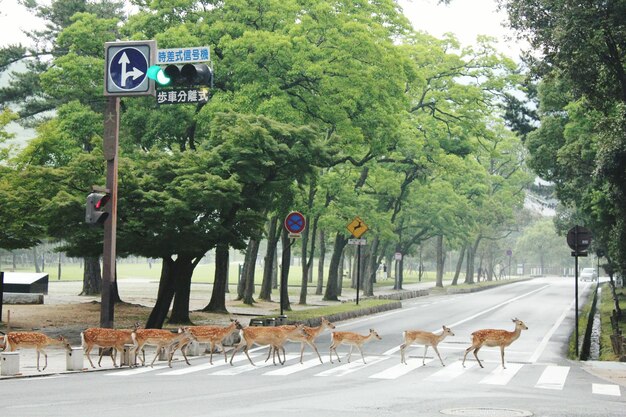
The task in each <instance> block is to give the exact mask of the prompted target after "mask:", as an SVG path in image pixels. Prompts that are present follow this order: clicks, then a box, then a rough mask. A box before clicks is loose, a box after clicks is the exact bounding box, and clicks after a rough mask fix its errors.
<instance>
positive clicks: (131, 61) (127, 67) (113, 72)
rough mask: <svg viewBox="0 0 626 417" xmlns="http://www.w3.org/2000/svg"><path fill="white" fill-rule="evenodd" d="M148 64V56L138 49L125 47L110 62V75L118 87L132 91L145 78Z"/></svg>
mask: <svg viewBox="0 0 626 417" xmlns="http://www.w3.org/2000/svg"><path fill="white" fill-rule="evenodd" d="M148 64H149V62H148V57H146V56H145V55H144V54H143V53H142V52H141V51H139V50H138V49H136V48H132V47H127V48H123V49H120V50H119V51H117V52H116V53H115V55H113V58H112V59H111V61H110V62H109V77H111V81H113V84H115V86H116V87H117V88H119V89H121V90H124V91H127V90H128V91H132V90H134V89H136V88H137V87H139V86H140V85H141V84H142V83H143V81H144V80H145V78H146V71H147V70H148V66H149V65H148Z"/></svg>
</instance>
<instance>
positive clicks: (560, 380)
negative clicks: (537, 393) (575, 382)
mask: <svg viewBox="0 0 626 417" xmlns="http://www.w3.org/2000/svg"><path fill="white" fill-rule="evenodd" d="M568 373H569V366H553V365H550V366H546V369H544V370H543V373H542V374H541V376H540V377H539V380H538V381H537V384H536V385H535V388H541V389H554V390H562V389H563V386H564V385H565V380H566V379H567V374H568Z"/></svg>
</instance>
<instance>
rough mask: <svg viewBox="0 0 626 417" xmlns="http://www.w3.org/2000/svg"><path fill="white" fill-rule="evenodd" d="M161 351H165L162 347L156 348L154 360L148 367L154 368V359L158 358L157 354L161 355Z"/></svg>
mask: <svg viewBox="0 0 626 417" xmlns="http://www.w3.org/2000/svg"><path fill="white" fill-rule="evenodd" d="M161 349H165V348H162V347H159V346H157V349H156V353H155V354H154V359H152V363H150V367H151V368H153V367H154V362H155V361H156V359H157V358H158V357H159V353H161Z"/></svg>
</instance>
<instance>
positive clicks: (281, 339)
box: [230, 324, 306, 365]
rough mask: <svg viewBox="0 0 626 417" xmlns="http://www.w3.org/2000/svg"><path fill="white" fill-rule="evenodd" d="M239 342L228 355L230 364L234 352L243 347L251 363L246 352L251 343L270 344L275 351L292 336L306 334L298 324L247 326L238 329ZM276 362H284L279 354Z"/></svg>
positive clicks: (302, 326)
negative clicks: (286, 326)
mask: <svg viewBox="0 0 626 417" xmlns="http://www.w3.org/2000/svg"><path fill="white" fill-rule="evenodd" d="M239 334H240V335H241V342H239V344H238V345H237V346H236V347H235V349H233V354H232V356H231V357H230V364H231V365H232V364H233V358H234V357H235V354H236V353H237V352H238V351H239V350H240V349H241V348H243V352H244V353H245V354H246V356H247V357H248V360H249V361H250V363H251V364H252V365H254V362H252V359H250V355H249V354H248V350H249V349H250V348H251V347H252V345H259V346H270V349H274V350H275V351H280V350H284V348H283V345H284V344H285V343H286V342H287V340H289V339H291V338H294V337H296V336H298V335H299V336H302V337H304V336H305V335H306V333H305V331H304V325H303V324H299V325H297V326H295V327H294V328H293V329H289V328H284V327H283V326H278V327H261V326H259V327H256V326H248V327H246V328H244V329H243V330H241V331H240V333H239ZM278 362H280V364H281V365H282V364H284V363H285V362H284V361H281V359H280V355H279V356H278ZM274 365H276V360H275V359H274Z"/></svg>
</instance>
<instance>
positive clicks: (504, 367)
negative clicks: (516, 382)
mask: <svg viewBox="0 0 626 417" xmlns="http://www.w3.org/2000/svg"><path fill="white" fill-rule="evenodd" d="M500 356H501V357H502V369H506V366H504V346H500Z"/></svg>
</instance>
